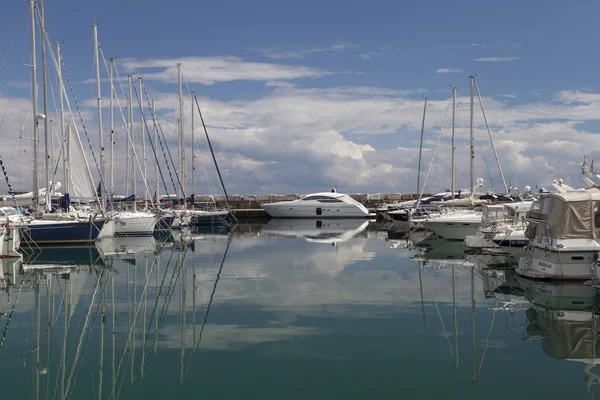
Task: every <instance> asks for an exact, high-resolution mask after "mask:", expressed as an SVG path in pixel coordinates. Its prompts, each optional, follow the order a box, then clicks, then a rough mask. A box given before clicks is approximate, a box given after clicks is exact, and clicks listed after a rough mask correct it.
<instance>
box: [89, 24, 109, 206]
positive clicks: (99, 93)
mask: <svg viewBox="0 0 600 400" xmlns="http://www.w3.org/2000/svg"><path fill="white" fill-rule="evenodd" d="M92 32H93V34H94V64H95V67H96V102H97V105H98V141H99V144H100V149H99V150H100V194H99V197H100V198H101V199H102V209H103V210H104V209H106V196H104V194H103V193H102V189H103V187H102V186H103V184H102V183H103V182H104V175H105V173H104V164H105V162H104V143H103V141H102V91H101V89H100V58H99V56H98V25H97V24H93V25H92Z"/></svg>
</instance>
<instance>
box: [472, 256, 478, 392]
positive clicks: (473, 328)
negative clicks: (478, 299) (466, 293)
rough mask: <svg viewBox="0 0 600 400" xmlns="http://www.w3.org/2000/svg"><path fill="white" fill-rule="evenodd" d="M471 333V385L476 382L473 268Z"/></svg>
mask: <svg viewBox="0 0 600 400" xmlns="http://www.w3.org/2000/svg"><path fill="white" fill-rule="evenodd" d="M471 331H472V332H473V335H472V341H471V353H472V358H473V378H472V380H471V382H472V383H475V381H476V380H477V377H476V372H475V267H474V266H473V267H471Z"/></svg>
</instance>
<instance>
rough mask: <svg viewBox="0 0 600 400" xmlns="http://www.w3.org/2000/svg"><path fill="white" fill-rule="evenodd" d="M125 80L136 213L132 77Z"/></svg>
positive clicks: (128, 76) (135, 209) (134, 209)
mask: <svg viewBox="0 0 600 400" xmlns="http://www.w3.org/2000/svg"><path fill="white" fill-rule="evenodd" d="M127 80H128V82H129V100H128V103H129V104H128V107H129V129H128V132H127V134H128V135H131V137H130V140H128V141H131V190H132V191H133V211H137V204H136V203H137V202H136V188H135V163H134V161H133V159H134V158H135V149H134V147H133V146H134V145H135V142H134V140H133V139H134V137H133V103H132V102H133V90H132V89H133V77H132V76H131V75H127Z"/></svg>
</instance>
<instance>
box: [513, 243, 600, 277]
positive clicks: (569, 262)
mask: <svg viewBox="0 0 600 400" xmlns="http://www.w3.org/2000/svg"><path fill="white" fill-rule="evenodd" d="M597 251H598V250H596V249H594V248H589V249H579V250H575V249H574V250H572V251H567V250H565V249H562V250H561V251H557V249H553V248H551V249H545V248H540V247H537V246H532V247H531V248H530V249H529V252H528V253H527V255H526V256H525V257H521V258H520V259H519V266H518V267H517V268H516V270H515V271H516V272H517V274H519V275H523V276H526V277H529V278H535V279H577V280H587V279H590V278H592V264H593V262H594V257H595V255H596V252H597Z"/></svg>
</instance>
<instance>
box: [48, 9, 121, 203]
mask: <svg viewBox="0 0 600 400" xmlns="http://www.w3.org/2000/svg"><path fill="white" fill-rule="evenodd" d="M37 13H38V17H39V10H37ZM40 19H41V18H40ZM42 32H43V33H44V39H45V40H46V42H47V43H48V50H49V52H50V57H51V59H52V62H53V63H54V67H55V69H56V70H58V69H59V68H61V66H62V68H63V69H64V71H65V76H66V77H67V83H68V85H69V89H70V90H71V96H72V97H73V102H74V103H75V108H76V110H77V113H78V115H79V119H80V121H81V126H82V128H83V131H84V133H85V137H86V139H87V142H88V145H89V147H90V153H91V154H92V158H93V160H94V164H95V165H96V171H97V172H98V176H99V179H100V186H101V187H103V188H104V192H105V194H106V195H107V197H108V192H107V190H106V187H105V185H104V181H103V180H104V177H103V176H102V173H101V172H100V166H99V165H98V160H97V159H96V154H95V153H94V148H93V147H92V142H91V141H90V138H89V134H88V132H87V129H86V127H85V122H84V120H83V115H82V114H81V109H80V107H79V102H78V101H77V97H76V96H75V90H74V89H73V84H72V82H71V77H70V76H69V72H68V70H67V66H66V64H65V61H64V59H63V58H62V57H61V59H60V60H57V59H56V55H55V53H54V48H53V46H52V42H51V40H50V35H49V34H48V31H47V29H46V27H42ZM63 84H64V81H63ZM63 89H64V87H63V88H61V90H63ZM65 94H66V90H65ZM65 98H66V99H65V100H66V103H67V107H68V108H69V111H71V113H72V110H71V103H70V101H69V99H68V96H65ZM74 122H75V121H74V118H73V124H74V125H75V123H74ZM75 130H76V131H77V129H76V128H75ZM77 136H79V132H77ZM78 140H79V141H80V140H81V139H80V138H78ZM80 145H81V144H80ZM81 147H82V151H83V145H81ZM84 153H85V152H84ZM86 163H87V159H86ZM87 167H88V168H89V166H87ZM90 180H91V181H92V186H94V185H93V179H92V177H91V172H90ZM93 191H94V195H95V196H96V199H97V200H98V203H99V204H100V210H101V212H102V214H103V215H104V213H105V211H106V210H104V209H103V207H102V204H101V203H102V202H101V201H100V199H99V195H98V193H97V192H96V188H95V187H93ZM109 203H110V204H111V207H112V202H111V201H110V198H109Z"/></svg>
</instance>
